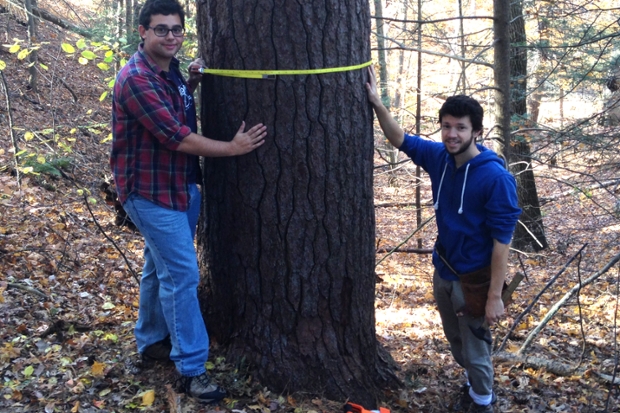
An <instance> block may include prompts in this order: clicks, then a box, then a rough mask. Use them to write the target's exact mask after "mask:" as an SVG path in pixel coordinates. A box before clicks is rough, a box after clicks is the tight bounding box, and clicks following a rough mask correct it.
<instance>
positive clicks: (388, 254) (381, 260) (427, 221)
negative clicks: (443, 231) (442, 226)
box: [375, 215, 435, 267]
mask: <svg viewBox="0 0 620 413" xmlns="http://www.w3.org/2000/svg"><path fill="white" fill-rule="evenodd" d="M433 218H435V215H431V216H430V218H428V219H427V220H426V221H424V222H423V223H422V224H420V226H419V227H417V228H416V229H414V230H413V232H412V233H411V234H409V236H408V237H407V238H405V240H404V241H403V242H401V243H400V244H398V245H397V246H396V247H394V249H392V250H390V252H388V253H387V254H385V255H384V256H383V258H381V259H380V260H379V262H378V263H376V264H375V267H377V266H379V264H381V263H382V262H383V260H385V259H386V258H387V257H389V256H390V255H392V254H393V253H394V252H396V250H397V249H398V248H399V247H401V246H403V245H404V244H405V243H406V242H407V241H409V240H410V239H411V237H413V236H414V235H415V234H416V232H418V231H419V230H421V229H422V228H424V226H425V225H426V224H428V223H429V222H431V220H432V219H433Z"/></svg>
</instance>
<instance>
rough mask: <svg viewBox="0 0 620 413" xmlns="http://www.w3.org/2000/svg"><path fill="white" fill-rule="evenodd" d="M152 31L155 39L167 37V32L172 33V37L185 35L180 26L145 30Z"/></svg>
mask: <svg viewBox="0 0 620 413" xmlns="http://www.w3.org/2000/svg"><path fill="white" fill-rule="evenodd" d="M148 29H153V33H155V36H157V37H166V36H168V32H172V35H173V36H174V37H182V36H183V35H184V34H185V29H184V28H182V27H181V26H174V27H173V28H172V29H169V28H167V27H166V26H155V27H151V26H146V30H148Z"/></svg>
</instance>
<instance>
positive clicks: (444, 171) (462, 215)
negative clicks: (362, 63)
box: [366, 68, 521, 412]
mask: <svg viewBox="0 0 620 413" xmlns="http://www.w3.org/2000/svg"><path fill="white" fill-rule="evenodd" d="M369 77H370V81H369V82H368V83H367V84H366V88H367V90H368V100H369V102H370V103H371V105H372V107H373V109H374V111H375V114H376V115H377V118H378V120H379V124H380V125H381V129H382V130H383V132H384V133H385V136H386V137H387V138H388V140H389V141H390V143H391V144H392V145H394V146H395V147H396V148H399V149H400V150H401V151H403V152H404V153H406V154H407V155H408V156H409V157H410V158H411V160H412V161H413V162H414V163H415V164H416V165H419V166H421V167H422V168H423V169H424V170H425V171H426V172H427V173H428V175H429V177H430V179H431V186H432V191H433V202H434V205H433V206H434V208H435V218H436V221H437V232H438V235H437V243H436V248H435V251H434V253H433V265H434V266H435V273H434V276H433V290H434V295H435V301H436V303H437V307H438V310H439V313H440V315H441V321H442V324H443V329H444V333H445V335H446V338H447V339H448V342H449V343H450V350H451V352H452V355H453V356H454V358H455V359H456V361H457V362H458V363H459V364H460V365H461V366H462V367H463V368H465V372H466V375H467V378H468V383H467V384H466V385H465V386H464V387H463V393H462V395H461V398H460V400H459V401H458V402H457V403H456V404H455V406H453V407H454V408H455V410H460V411H468V412H493V404H494V403H495V401H496V398H495V394H494V393H493V364H492V361H491V345H490V344H489V342H490V341H491V340H490V332H489V331H488V330H486V331H484V329H482V331H484V333H485V334H484V338H479V337H478V336H476V335H475V334H474V331H481V330H480V329H481V328H482V325H483V323H484V321H485V320H486V322H487V323H488V325H493V324H495V323H496V322H497V321H498V320H499V319H500V318H501V317H502V315H503V313H504V303H503V302H502V298H501V295H502V288H503V286H504V279H505V276H506V272H507V270H508V253H509V248H510V241H511V239H512V233H513V232H514V229H515V226H516V224H517V220H518V218H519V215H520V214H521V210H520V209H519V207H518V203H517V191H516V185H515V180H514V178H513V176H512V175H511V174H510V173H509V172H508V171H507V170H506V168H505V167H504V162H503V160H502V159H501V158H499V157H498V156H497V154H496V153H495V152H493V151H491V150H489V149H487V148H485V147H484V146H482V145H478V144H476V138H478V137H479V136H480V134H481V133H482V118H483V109H482V107H481V106H480V104H479V103H478V102H477V101H476V100H475V99H472V98H470V97H468V96H464V95H459V96H452V97H450V98H448V99H447V100H446V102H445V103H444V104H443V106H442V107H441V109H440V110H439V123H440V124H441V143H439V142H433V141H429V140H426V139H422V138H420V137H419V136H413V135H408V134H405V133H404V132H403V130H402V129H401V127H400V126H399V125H398V123H397V122H396V121H395V120H394V118H392V116H391V115H390V113H389V111H388V110H387V108H386V107H385V106H384V105H383V104H382V103H381V98H380V96H379V94H378V92H377V81H376V77H375V73H374V70H373V69H372V68H370V69H369ZM484 269H486V273H487V274H489V273H490V282H488V283H487V284H486V285H488V290H487V288H486V287H484V294H483V295H486V296H487V297H486V298H481V299H478V303H476V304H478V307H479V308H481V312H480V314H474V312H473V311H469V310H468V309H469V308H472V307H470V303H471V300H468V304H467V306H466V305H465V298H464V294H463V288H462V286H463V285H464V284H463V283H462V282H461V279H460V276H463V275H465V274H470V273H479V270H484ZM485 300H486V302H484V301H485ZM480 301H483V302H480ZM485 339H486V340H485Z"/></svg>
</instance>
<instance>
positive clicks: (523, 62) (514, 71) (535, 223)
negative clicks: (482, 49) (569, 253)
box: [510, 0, 548, 251]
mask: <svg viewBox="0 0 620 413" xmlns="http://www.w3.org/2000/svg"><path fill="white" fill-rule="evenodd" d="M522 14H523V3H522V2H521V0H518V1H513V2H512V3H511V6H510V20H511V22H512V23H511V24H510V42H511V44H512V47H511V49H510V51H511V53H510V77H511V80H512V85H513V86H512V90H511V99H510V103H511V111H512V113H513V114H515V115H517V117H518V119H520V122H519V124H520V125H526V124H527V116H526V115H527V75H528V73H527V49H525V48H524V47H515V46H519V45H524V44H525V42H526V37H525V22H524V20H523V16H522ZM511 146H512V148H511V151H510V156H511V158H510V163H511V171H512V173H513V174H514V175H515V178H516V180H517V195H518V197H519V205H520V206H521V208H522V209H523V213H522V214H521V217H520V219H519V221H520V223H519V224H518V225H517V228H516V230H515V235H514V241H513V245H514V246H515V248H517V249H525V248H526V247H528V246H531V247H532V248H533V249H534V250H535V251H540V250H542V249H543V248H547V247H548V244H547V238H546V236H545V228H544V226H543V221H542V214H541V212H540V201H539V200H538V191H537V189H536V180H535V178H534V170H533V169H532V154H531V150H530V144H529V143H528V142H527V141H526V140H525V137H523V136H519V135H516V136H514V137H513V138H512V142H511Z"/></svg>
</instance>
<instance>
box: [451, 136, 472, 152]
mask: <svg viewBox="0 0 620 413" xmlns="http://www.w3.org/2000/svg"><path fill="white" fill-rule="evenodd" d="M475 141H476V137H475V136H474V134H473V132H472V134H471V137H470V138H469V142H468V143H466V144H465V145H463V146H462V147H461V149H459V150H458V151H456V153H453V154H452V156H456V155H460V154H462V153H463V152H465V151H466V150H468V149H469V147H470V146H471V145H472V144H473V143H474V142H475Z"/></svg>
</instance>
